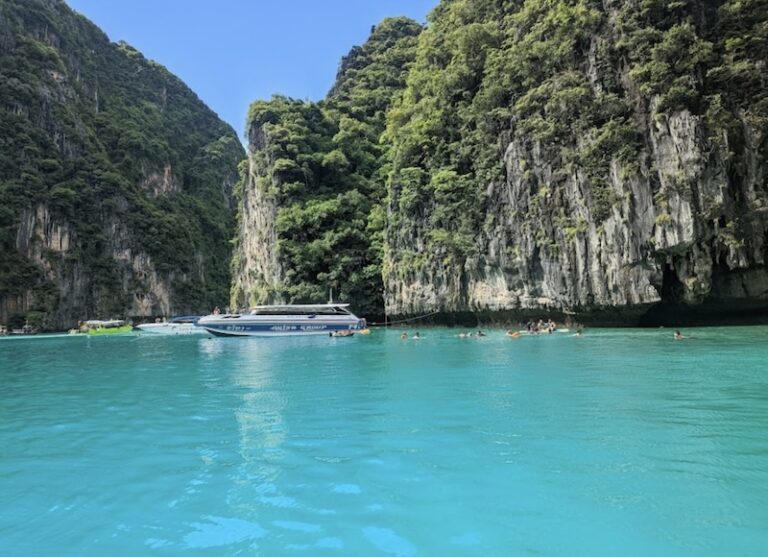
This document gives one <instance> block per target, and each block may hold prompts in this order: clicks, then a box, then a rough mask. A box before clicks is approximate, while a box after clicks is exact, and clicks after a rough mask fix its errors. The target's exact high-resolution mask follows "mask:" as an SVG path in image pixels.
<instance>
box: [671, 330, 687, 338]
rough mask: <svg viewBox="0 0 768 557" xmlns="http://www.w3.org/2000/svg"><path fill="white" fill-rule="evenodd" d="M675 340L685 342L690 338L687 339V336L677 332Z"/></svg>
mask: <svg viewBox="0 0 768 557" xmlns="http://www.w3.org/2000/svg"><path fill="white" fill-rule="evenodd" d="M674 338H675V340H684V339H686V338H688V337H687V336H685V335H684V334H683V333H681V332H680V331H675V336H674Z"/></svg>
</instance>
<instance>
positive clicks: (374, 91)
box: [233, 18, 421, 315]
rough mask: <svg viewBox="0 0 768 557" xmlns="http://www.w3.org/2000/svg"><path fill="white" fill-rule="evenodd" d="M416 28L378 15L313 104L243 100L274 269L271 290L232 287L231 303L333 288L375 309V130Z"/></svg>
mask: <svg viewBox="0 0 768 557" xmlns="http://www.w3.org/2000/svg"><path fill="white" fill-rule="evenodd" d="M420 31H421V28H420V26H419V25H418V24H416V23H415V22H413V21H411V20H408V19H405V18H397V19H387V20H384V21H383V22H382V23H381V24H380V25H378V26H377V27H376V28H375V29H374V30H373V32H372V34H371V36H370V38H369V39H368V41H367V42H366V43H365V44H364V45H363V46H361V47H355V48H354V49H353V50H352V51H351V52H350V54H349V55H348V56H347V57H345V58H344V60H343V61H342V64H341V67H340V69H339V73H338V76H337V79H336V83H335V85H334V86H333V88H332V90H331V91H330V93H329V95H328V97H327V98H326V99H325V100H323V101H322V102H320V103H307V102H303V101H297V100H291V99H287V98H284V97H275V98H273V99H272V100H271V101H258V102H255V103H254V104H253V105H252V106H251V110H250V115H249V123H248V126H249V128H250V129H251V130H252V131H251V134H252V143H251V160H252V165H253V166H254V168H255V173H256V174H257V175H258V176H259V178H258V179H257V182H258V183H256V184H252V187H260V188H263V189H264V191H265V193H266V195H267V197H268V198H269V199H271V200H273V201H274V202H276V204H277V207H278V208H277V215H276V229H277V250H278V259H279V261H280V265H281V266H282V268H283V275H282V277H281V278H282V282H281V284H280V286H279V288H278V289H276V291H270V290H265V289H264V288H263V287H262V286H261V285H260V284H256V285H254V286H253V287H252V288H251V290H250V291H249V292H238V291H235V292H233V298H234V300H235V302H236V303H239V304H255V303H261V302H265V301H267V300H271V299H277V298H280V299H283V300H286V301H290V302H317V301H321V300H325V299H326V297H327V296H328V291H329V289H330V288H333V291H334V297H335V298H336V299H341V300H344V301H348V302H352V303H354V305H355V309H356V311H359V312H360V313H361V314H366V315H377V314H381V312H382V302H381V300H382V289H383V283H382V278H381V256H382V252H383V230H384V223H385V214H384V208H383V199H384V196H385V193H386V187H385V183H386V173H387V169H388V165H387V158H386V157H387V152H386V149H385V148H384V147H383V146H382V145H381V144H380V142H379V137H380V136H381V133H382V132H383V130H384V126H385V118H386V111H387V109H388V108H389V106H390V104H391V102H392V98H393V97H394V95H395V93H396V92H397V91H399V90H400V89H401V88H402V87H403V85H404V83H405V75H406V73H407V71H408V68H409V67H410V64H411V61H412V60H413V52H414V48H415V45H416V40H417V36H418V34H419V32H420ZM254 130H255V131H254ZM254 137H258V138H259V140H258V141H256V143H257V144H254V141H253V138H254ZM238 249H243V248H242V239H241V247H240V248H238ZM236 261H237V258H236ZM235 290H237V288H236V289H235Z"/></svg>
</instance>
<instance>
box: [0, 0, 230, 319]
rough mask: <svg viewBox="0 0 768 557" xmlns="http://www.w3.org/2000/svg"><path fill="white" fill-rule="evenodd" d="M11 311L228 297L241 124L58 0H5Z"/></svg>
mask: <svg viewBox="0 0 768 557" xmlns="http://www.w3.org/2000/svg"><path fill="white" fill-rule="evenodd" d="M0 127H1V128H2V135H0V206H2V208H0V323H11V324H23V323H24V322H29V323H30V324H31V325H33V326H36V327H39V328H42V329H49V330H50V329H63V328H67V327H71V326H73V325H75V324H76V323H77V321H78V320H82V319H91V318H118V317H120V318H125V317H132V316H156V315H172V314H176V313H187V312H190V313H192V312H201V311H207V310H209V309H210V308H211V307H213V306H214V305H217V304H219V305H221V304H224V303H225V301H226V298H227V290H228V286H229V270H228V260H229V254H230V248H229V239H230V234H231V227H232V224H233V214H232V191H233V188H234V186H235V183H236V181H237V164H238V162H239V161H240V160H241V159H242V157H243V156H244V153H243V150H242V147H241V146H240V144H239V141H238V140H237V137H236V135H235V133H234V131H233V130H232V129H231V128H230V127H229V126H227V125H226V124H224V123H223V122H222V121H221V120H219V119H218V117H217V116H216V115H215V114H214V113H213V112H212V111H210V110H209V109H208V108H207V107H206V106H205V105H204V104H203V103H202V102H201V101H200V100H199V99H198V98H197V97H196V96H195V95H194V93H193V92H192V91H190V90H189V89H188V88H187V87H186V86H185V85H184V84H183V83H182V82H181V81H180V80H178V79H177V78H176V77H174V76H173V75H171V74H170V73H169V72H167V71H166V70H165V69H164V68H163V67H162V66H160V65H158V64H156V63H154V62H152V61H149V60H146V59H145V58H144V57H143V56H142V55H141V54H140V53H138V52H137V51H136V50H134V49H132V48H131V47H129V46H128V45H126V44H124V43H120V44H113V43H110V42H109V40H108V39H107V37H106V36H105V35H104V34H103V33H102V32H101V31H99V29H98V28H96V27H95V26H94V25H93V24H91V23H90V22H89V21H87V20H86V19H85V18H83V17H81V16H79V15H77V14H75V13H74V12H72V11H71V10H70V9H69V8H68V7H67V6H66V5H65V4H64V2H61V1H56V0H23V1H21V0H3V1H2V2H0Z"/></svg>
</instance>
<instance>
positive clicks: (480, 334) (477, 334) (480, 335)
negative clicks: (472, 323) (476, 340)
mask: <svg viewBox="0 0 768 557" xmlns="http://www.w3.org/2000/svg"><path fill="white" fill-rule="evenodd" d="M475 336H476V337H484V336H485V333H484V332H483V331H481V330H479V329H478V331H477V332H476V333H475Z"/></svg>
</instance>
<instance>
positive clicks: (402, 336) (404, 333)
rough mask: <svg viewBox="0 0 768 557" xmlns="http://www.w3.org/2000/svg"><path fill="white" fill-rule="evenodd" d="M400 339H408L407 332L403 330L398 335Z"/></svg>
mask: <svg viewBox="0 0 768 557" xmlns="http://www.w3.org/2000/svg"><path fill="white" fill-rule="evenodd" d="M400 340H408V333H406V332H405V331H403V334H401V335H400Z"/></svg>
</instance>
